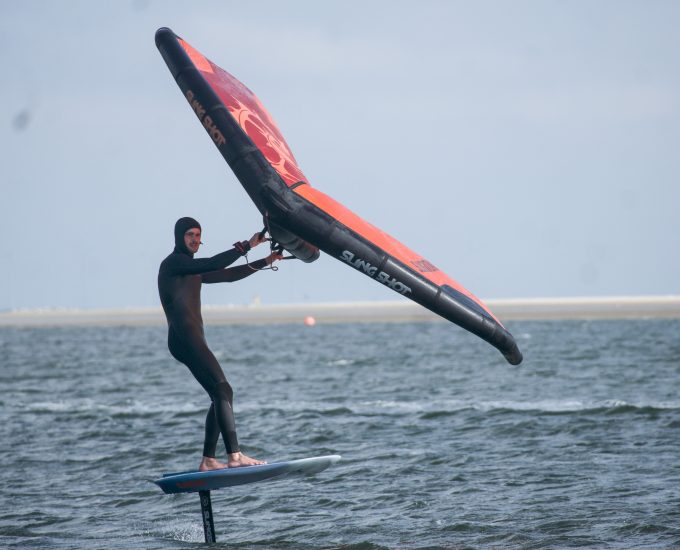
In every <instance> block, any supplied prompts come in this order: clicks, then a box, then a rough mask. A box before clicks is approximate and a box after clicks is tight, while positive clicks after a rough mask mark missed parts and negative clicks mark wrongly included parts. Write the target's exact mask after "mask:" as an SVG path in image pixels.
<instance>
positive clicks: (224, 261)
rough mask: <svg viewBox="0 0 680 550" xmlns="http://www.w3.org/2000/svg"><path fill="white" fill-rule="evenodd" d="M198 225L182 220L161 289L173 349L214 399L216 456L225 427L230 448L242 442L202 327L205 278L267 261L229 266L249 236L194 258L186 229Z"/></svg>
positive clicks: (249, 270)
mask: <svg viewBox="0 0 680 550" xmlns="http://www.w3.org/2000/svg"><path fill="white" fill-rule="evenodd" d="M194 227H198V228H200V225H198V222H196V221H195V220H193V219H191V218H182V219H180V220H178V222H177V225H176V226H175V249H174V251H173V252H172V254H170V255H169V256H168V257H167V258H165V260H163V262H162V263H161V266H160V269H159V271H158V292H159V294H160V298H161V304H162V305H163V310H164V311H165V316H166V318H167V320H168V349H169V350H170V353H171V354H172V356H173V357H174V358H175V359H177V360H178V361H180V362H182V363H184V364H185V365H186V366H187V367H189V370H190V371H191V373H192V374H193V375H194V377H195V378H196V380H198V382H199V383H200V384H201V386H203V388H204V389H205V391H206V392H208V395H209V396H210V399H211V400H212V403H211V405H210V409H209V410H208V415H207V416H206V420H205V441H204V444H203V456H207V457H213V458H214V457H215V452H216V450H217V440H218V438H219V434H220V433H221V434H222V438H223V439H224V444H225V446H226V448H227V453H235V452H238V451H239V445H238V439H237V437H236V425H235V422H234V413H233V409H232V407H233V391H232V388H231V386H230V385H229V382H227V379H226V377H225V376H224V372H223V371H222V368H221V367H220V364H219V363H218V362H217V359H216V358H215V356H214V355H213V353H212V352H211V351H210V349H208V344H207V342H206V340H205V335H204V332H203V318H202V317H201V284H202V283H223V282H233V281H238V280H240V279H243V278H244V277H247V276H248V275H251V274H253V273H255V270H257V269H262V268H263V267H266V262H265V260H258V261H257V262H253V263H252V264H250V265H240V266H237V267H233V268H229V269H224V268H225V267H227V266H228V265H230V264H232V263H233V262H234V261H236V260H237V259H238V258H240V257H241V256H243V254H244V253H245V251H247V248H249V247H248V246H247V241H246V242H244V243H240V244H239V246H238V248H233V249H231V250H227V251H225V252H222V253H220V254H217V255H216V256H213V257H212V258H194V257H193V254H191V253H190V252H189V251H188V249H187V248H186V246H185V244H184V233H185V232H186V231H188V230H189V229H191V228H194ZM251 266H252V267H251ZM253 268H254V269H253Z"/></svg>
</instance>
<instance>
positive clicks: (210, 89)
mask: <svg viewBox="0 0 680 550" xmlns="http://www.w3.org/2000/svg"><path fill="white" fill-rule="evenodd" d="M156 44H157V46H158V49H159V50H160V52H161V54H162V56H163V58H164V59H165V62H166V63H167V65H168V68H169V69H170V71H171V72H172V74H173V76H174V78H175V80H176V81H177V84H178V86H179V87H180V89H181V90H182V92H183V93H184V95H185V97H186V99H187V101H188V102H189V104H190V105H191V107H192V108H193V110H194V112H195V114H196V116H197V117H198V118H199V120H200V121H201V123H202V124H203V127H204V128H205V129H206V131H207V132H208V134H209V135H210V137H211V139H212V140H213V142H214V143H215V145H216V146H217V148H218V149H219V150H220V152H221V153H222V156H223V157H224V158H225V160H226V161H227V162H228V163H229V165H230V167H231V168H232V170H233V171H234V173H235V174H236V176H237V177H238V179H239V181H240V182H241V184H242V185H243V187H244V188H245V190H246V191H247V192H248V194H249V196H250V198H251V199H252V200H253V202H254V203H255V205H256V206H257V207H258V209H259V210H260V212H261V213H262V214H263V215H264V216H265V218H266V220H267V221H268V223H269V224H270V230H271V231H272V234H273V236H274V237H275V238H277V240H279V241H280V242H281V243H282V244H284V246H286V248H288V249H289V250H290V251H291V252H292V253H293V254H296V255H298V257H300V258H301V259H305V258H304V257H302V256H301V255H300V254H299V250H296V247H298V246H299V244H295V243H302V244H304V245H305V246H307V247H312V248H314V247H317V248H318V249H321V250H323V251H324V252H326V253H327V254H330V255H331V256H333V257H335V258H336V259H338V260H340V261H341V262H343V263H345V264H347V265H349V266H351V267H353V268H354V269H356V270H358V271H360V272H362V273H364V274H366V275H367V276H369V277H371V278H373V279H375V280H377V281H378V282H380V283H381V284H383V285H386V286H388V287H389V288H391V289H392V290H394V291H395V292H397V293H399V294H401V295H403V296H406V297H407V298H410V299H412V300H414V301H415V302H417V303H419V304H421V305H423V306H424V307H426V308H428V309H430V310H431V311H433V312H435V313H437V314H439V315H441V316H442V317H444V318H446V319H448V320H450V321H452V322H454V323H456V324H458V325H459V326H461V327H463V328H465V329H467V330H469V331H470V332H473V333H474V334H477V335H478V336H479V337H481V338H483V339H484V340H486V341H487V342H489V343H490V344H492V345H493V346H495V347H496V348H498V349H499V350H500V351H501V353H503V355H504V356H505V358H506V359H507V360H508V362H510V363H511V364H519V363H520V362H521V361H522V354H521V352H520V351H519V349H518V347H517V344H516V343H515V340H514V338H513V337H512V335H511V334H510V333H509V332H508V331H507V330H506V329H505V327H503V325H502V324H501V323H500V322H499V321H498V319H496V317H495V316H494V315H493V314H492V313H491V311H490V310H489V309H488V308H487V307H486V305H485V304H484V303H483V302H482V301H481V300H480V299H479V298H477V297H475V296H474V295H473V294H472V293H471V292H469V291H468V290H466V289H465V288H464V287H463V286H462V285H460V284H459V283H458V282H456V281H454V280H453V279H452V278H450V277H449V276H448V275H447V274H446V273H444V272H443V271H441V270H440V269H438V268H437V267H435V266H434V265H433V264H432V263H430V262H429V261H427V260H426V259H425V258H423V257H422V256H421V255H420V254H417V253H416V252H414V251H413V250H411V249H410V248H408V247H406V246H405V245H403V244H402V243H400V242H399V241H398V240H396V239H394V238H393V237H391V236H390V235H388V234H387V233H385V232H384V231H382V230H380V229H378V228H377V227H375V226H373V225H372V224H370V223H368V222H367V221H365V220H363V219H362V218H360V217H359V216H357V215H356V214H354V213H353V212H352V211H351V210H349V209H348V208H346V207H345V206H343V205H342V204H340V203H338V202H337V201H335V200H334V199H332V198H331V197H329V196H328V195H326V194H324V193H322V192H321V191H319V190H317V189H315V188H313V187H312V186H311V185H310V184H309V182H308V181H307V178H306V177H305V176H304V174H303V173H302V170H301V169H300V167H299V166H298V163H297V161H296V160H295V157H294V156H293V153H292V151H291V149H290V147H289V146H288V144H287V143H286V140H285V139H284V138H283V135H282V134H281V131H280V130H279V128H278V126H277V125H276V123H275V122H274V119H273V118H272V117H271V115H270V114H269V113H268V112H267V110H266V109H265V108H264V106H263V105H262V103H260V101H259V99H258V98H257V97H256V96H255V94H253V92H251V91H250V89H248V88H247V87H246V86H245V85H244V84H242V83H241V82H239V81H238V80H237V79H236V78H234V77H233V76H232V75H231V74H229V73H228V72H227V71H225V70H224V69H222V68H220V67H219V66H217V65H215V64H214V63H213V62H212V61H210V60H209V59H208V58H206V57H205V56H204V55H203V54H201V53H200V52H199V51H198V50H196V49H195V48H194V47H192V46H191V45H189V44H188V43H187V42H186V41H185V40H183V39H181V38H179V37H178V36H176V35H175V34H174V33H173V32H172V31H171V30H170V29H167V28H162V29H159V30H158V31H157V33H156ZM271 228H274V229H273V230H272V229H271ZM275 232H276V233H278V234H276V233H275ZM279 235H280V236H281V238H279ZM286 239H287V240H286ZM287 243H288V244H287ZM317 255H318V254H317ZM315 258H316V256H313V257H311V258H310V259H309V260H308V261H311V260H313V259H315Z"/></svg>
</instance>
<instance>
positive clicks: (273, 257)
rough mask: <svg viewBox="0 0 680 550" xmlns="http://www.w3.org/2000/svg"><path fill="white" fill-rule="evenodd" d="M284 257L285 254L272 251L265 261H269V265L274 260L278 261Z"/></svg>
mask: <svg viewBox="0 0 680 550" xmlns="http://www.w3.org/2000/svg"><path fill="white" fill-rule="evenodd" d="M282 259H283V254H281V253H280V252H272V253H271V254H270V255H269V256H267V257H266V258H265V259H264V261H265V262H267V265H272V264H273V263H274V262H278V261H279V260H282Z"/></svg>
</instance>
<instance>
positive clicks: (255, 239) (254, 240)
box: [248, 233, 267, 248]
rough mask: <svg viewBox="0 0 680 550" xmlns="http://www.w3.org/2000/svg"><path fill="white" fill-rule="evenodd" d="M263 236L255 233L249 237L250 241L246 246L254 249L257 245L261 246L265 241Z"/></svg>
mask: <svg viewBox="0 0 680 550" xmlns="http://www.w3.org/2000/svg"><path fill="white" fill-rule="evenodd" d="M266 240H267V239H265V237H264V235H262V234H261V233H255V235H253V236H252V237H250V240H249V241H248V244H249V245H250V248H254V247H256V246H257V245H258V244H262V243H263V242H264V241H266Z"/></svg>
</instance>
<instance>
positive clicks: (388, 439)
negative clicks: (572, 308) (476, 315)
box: [0, 320, 680, 550]
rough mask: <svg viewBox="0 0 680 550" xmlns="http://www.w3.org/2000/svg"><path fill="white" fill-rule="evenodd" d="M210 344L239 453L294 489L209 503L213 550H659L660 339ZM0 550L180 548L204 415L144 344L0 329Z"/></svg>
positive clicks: (87, 333)
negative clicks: (183, 484) (324, 466)
mask: <svg viewBox="0 0 680 550" xmlns="http://www.w3.org/2000/svg"><path fill="white" fill-rule="evenodd" d="M509 328H510V329H511V330H512V331H513V333H514V334H515V335H516V336H517V338H518V340H519V343H520V346H521V348H522V349H523V351H524V355H525V358H526V361H525V364H524V365H523V366H521V367H519V368H517V367H510V366H508V365H507V364H505V363H504V361H503V359H502V358H501V356H500V354H498V353H497V352H496V351H495V350H493V349H492V348H490V347H489V346H488V345H487V344H485V343H483V342H481V341H479V340H477V339H476V338H474V337H472V336H471V335H468V334H467V333H464V332H463V331H462V330H460V329H457V328H455V327H451V326H449V325H447V324H445V323H432V324H374V325H318V326H316V327H313V328H308V327H304V326H267V327H229V326H227V327H209V328H208V340H209V342H210V345H211V347H212V348H213V350H214V351H215V353H216V355H217V357H218V359H219V360H220V362H221V363H222V366H223V367H224V369H225V371H226V372H227V375H228V377H229V379H230V381H231V383H232V385H233V386H234V388H235V390H236V401H235V409H236V414H237V424H238V427H239V437H240V439H241V443H242V445H243V446H244V448H245V450H246V451H247V452H249V453H250V454H252V455H254V456H257V457H263V458H267V459H268V460H270V461H273V460H276V459H292V458H302V457H305V456H311V455H321V454H331V453H338V454H341V455H343V460H342V462H340V463H339V464H337V465H335V466H333V467H332V468H330V469H329V470H326V471H325V472H323V473H322V474H319V475H317V476H315V477H309V478H292V479H286V480H283V481H276V482H270V483H260V484H255V485H249V486H242V487H237V488H234V489H231V490H223V491H216V492H214V493H213V509H214V512H215V515H216V530H217V536H218V541H220V542H219V543H218V545H219V546H223V547H231V548H257V549H264V548H285V549H297V548H301V549H312V548H343V549H344V548H350V549H362V550H364V549H366V550H369V549H371V550H372V549H380V548H399V549H411V548H413V549H425V548H570V547H593V548H640V547H648V548H673V547H679V546H680V456H679V455H680V395H678V386H679V382H680V337H679V335H680V321H677V320H676V321H668V320H665V321H664V320H640V321H607V322H576V321H571V322H540V323H539V322H531V323H530V322H523V323H513V324H511V326H510V327H509ZM0 365H1V369H0V384H1V387H2V392H1V393H0V441H1V442H2V443H1V447H0V505H1V510H2V514H1V517H0V546H3V547H21V548H158V549H166V548H191V547H196V546H197V545H201V544H202V541H203V532H202V523H201V519H200V507H199V504H198V497H197V496H196V495H175V496H167V495H164V494H163V493H162V492H161V491H160V490H159V489H158V488H157V487H156V486H154V485H152V484H151V483H149V480H151V479H154V478H155V477H157V476H159V475H160V474H161V473H162V472H165V471H176V470H186V469H191V468H193V467H195V466H196V465H197V463H198V460H199V457H200V452H201V448H202V425H203V420H204V415H205V410H206V408H207V398H206V397H205V396H204V394H203V393H202V390H201V389H200V387H199V386H198V384H197V383H195V382H194V381H193V378H191V375H190V374H189V372H188V370H187V369H186V368H185V367H183V366H182V365H180V364H179V363H176V362H175V361H174V360H173V359H172V358H171V357H170V355H169V353H168V351H167V348H166V346H165V330H164V329H162V328H120V327H112V328H86V329H82V328H61V329H54V328H52V329H44V328H43V329H0Z"/></svg>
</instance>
